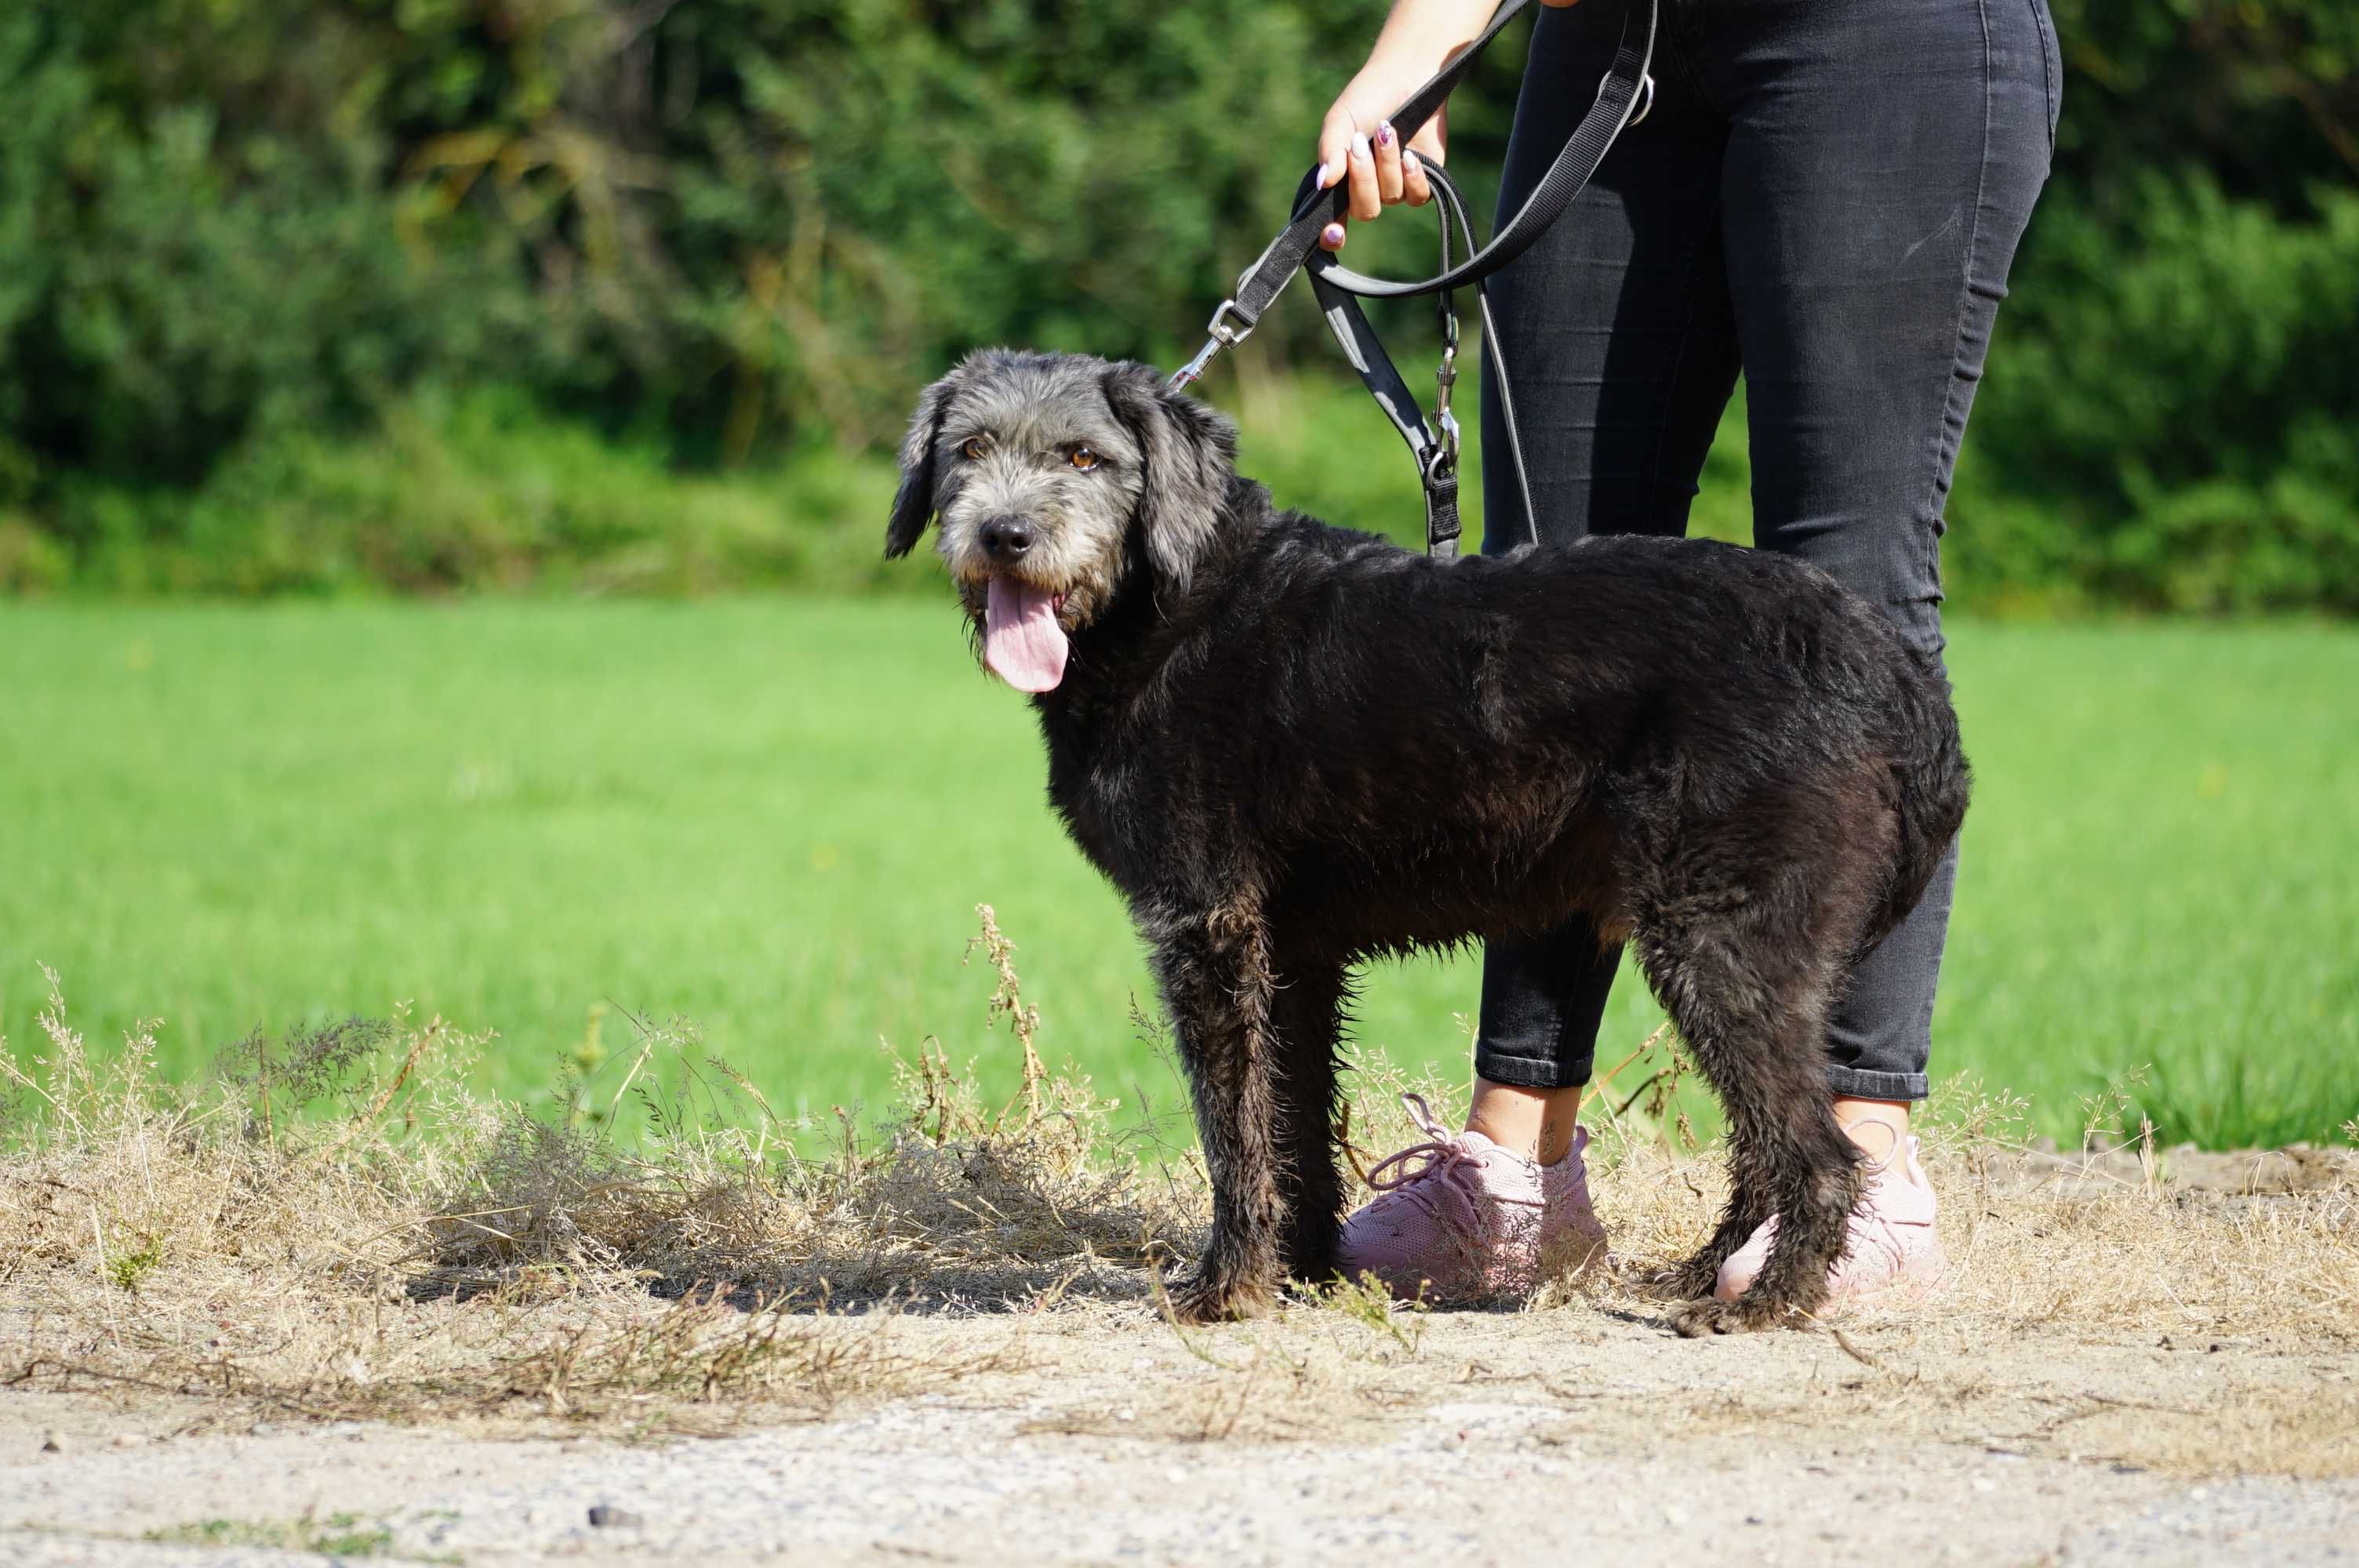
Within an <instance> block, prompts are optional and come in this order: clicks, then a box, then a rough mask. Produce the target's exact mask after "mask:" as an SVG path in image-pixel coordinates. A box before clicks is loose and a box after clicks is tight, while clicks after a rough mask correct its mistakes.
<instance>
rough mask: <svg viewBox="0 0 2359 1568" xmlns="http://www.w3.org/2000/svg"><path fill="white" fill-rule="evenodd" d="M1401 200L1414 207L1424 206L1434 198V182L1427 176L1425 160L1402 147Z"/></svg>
mask: <svg viewBox="0 0 2359 1568" xmlns="http://www.w3.org/2000/svg"><path fill="white" fill-rule="evenodd" d="M1400 163H1401V200H1404V201H1407V202H1408V204H1409V205H1410V206H1412V207H1422V206H1424V205H1425V204H1426V203H1427V202H1429V201H1430V200H1433V182H1432V181H1431V180H1430V179H1428V178H1425V160H1424V159H1423V158H1421V157H1418V156H1417V155H1416V154H1415V153H1413V152H1410V151H1409V150H1408V148H1406V147H1404V148H1402V149H1401V158H1400Z"/></svg>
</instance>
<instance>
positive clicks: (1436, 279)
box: [1170, 0, 1659, 557]
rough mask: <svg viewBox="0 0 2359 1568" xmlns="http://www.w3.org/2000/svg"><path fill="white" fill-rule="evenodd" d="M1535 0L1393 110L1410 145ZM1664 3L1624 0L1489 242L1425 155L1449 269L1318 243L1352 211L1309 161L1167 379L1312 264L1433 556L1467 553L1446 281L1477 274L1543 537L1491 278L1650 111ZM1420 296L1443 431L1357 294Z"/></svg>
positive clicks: (1453, 335)
mask: <svg viewBox="0 0 2359 1568" xmlns="http://www.w3.org/2000/svg"><path fill="white" fill-rule="evenodd" d="M1528 3H1529V0H1504V3H1503V4H1502V5H1500V6H1499V8H1498V10H1497V11H1496V12H1495V13H1494V14H1493V15H1492V17H1491V20H1490V21H1489V22H1488V23H1487V24H1486V25H1485V26H1484V28H1483V31H1482V33H1481V34H1480V35H1479V36H1478V37H1477V38H1475V39H1474V41H1473V43H1471V44H1469V45H1468V46H1467V47H1466V48H1465V49H1462V50H1460V51H1459V53H1458V54H1457V56H1456V57H1455V58H1453V59H1451V61H1450V63H1449V64H1448V65H1445V66H1444V67H1442V69H1441V70H1440V71H1438V72H1436V73H1435V74H1434V76H1433V77H1432V78H1431V79H1430V81H1427V82H1426V83H1425V85H1424V86H1422V87H1420V88H1419V89H1418V90H1417V91H1416V92H1413V93H1411V94H1410V95H1409V97H1408V102H1407V103H1403V104H1402V105H1401V106H1400V107H1399V108H1398V109H1397V110H1396V111H1394V113H1393V114H1392V117H1391V123H1392V126H1393V129H1394V131H1395V133H1396V134H1397V135H1398V136H1399V138H1400V140H1401V142H1402V143H1403V144H1404V145H1406V144H1407V143H1408V140H1409V138H1410V137H1412V136H1414V135H1417V133H1418V132H1419V130H1420V129H1422V128H1423V126H1424V124H1425V123H1426V121H1427V120H1429V119H1430V118H1432V116H1433V114H1434V112H1435V111H1436V110H1437V109H1439V108H1440V106H1441V103H1442V101H1443V100H1444V99H1446V98H1447V97H1448V96H1449V95H1450V92H1451V89H1452V88H1454V87H1456V86H1457V85H1458V83H1459V81H1461V79H1462V78H1463V77H1464V76H1465V74H1466V72H1467V70H1468V69H1469V68H1470V67H1471V66H1472V65H1473V61H1474V57H1475V56H1476V55H1478V54H1480V53H1481V52H1482V50H1483V49H1484V46H1485V45H1487V44H1489V43H1490V41H1491V40H1492V39H1493V38H1496V37H1497V36H1498V35H1499V31H1500V29H1501V28H1503V27H1506V25H1507V23H1508V22H1509V21H1511V20H1513V19H1514V17H1515V16H1517V14H1518V13H1519V12H1521V11H1522V10H1523V9H1524V7H1525V6H1526V5H1527V4H1528ZM1592 3H1595V0H1592ZM1658 4H1659V0H1629V8H1628V10H1627V12H1626V13H1625V16H1624V17H1623V21H1622V38H1621V41H1620V43H1619V44H1618V45H1617V47H1616V48H1615V49H1614V62H1613V64H1612V66H1611V67H1609V68H1608V70H1607V71H1606V73H1605V76H1604V79H1603V81H1600V82H1599V83H1598V88H1597V101H1596V102H1595V103H1593V104H1592V105H1591V106H1590V110H1589V113H1588V114H1586V115H1584V116H1582V122H1581V124H1579V125H1577V126H1576V127H1574V129H1573V132H1572V135H1571V136H1570V137H1568V138H1567V139H1566V141H1565V145H1564V146H1563V147H1562V148H1561V149H1560V151H1559V152H1558V154H1557V156H1556V159H1555V161H1554V162H1553V163H1551V164H1550V165H1549V170H1548V172H1547V174H1545V175H1543V176H1542V177H1541V178H1540V182H1539V184H1538V186H1537V187H1536V188H1534V189H1533V191H1532V194H1531V196H1530V197H1529V198H1528V199H1527V200H1526V201H1525V202H1524V204H1523V206H1521V207H1520V208H1518V209H1517V211H1516V212H1515V214H1514V215H1513V216H1512V217H1510V218H1509V219H1508V220H1507V221H1506V222H1505V223H1503V224H1501V225H1500V227H1499V232H1497V233H1495V234H1494V235H1493V236H1492V237H1491V243H1489V244H1487V245H1483V246H1480V247H1477V246H1476V245H1475V243H1474V232H1475V231H1474V226H1473V221H1472V219H1471V218H1470V216H1469V215H1468V212H1467V209H1466V203H1465V200H1464V199H1463V198H1462V196H1461V195H1460V193H1459V190H1458V188H1457V186H1456V184H1455V183H1454V182H1452V181H1451V179H1450V178H1449V177H1448V176H1446V175H1445V174H1443V173H1442V171H1441V170H1440V168H1436V167H1434V166H1433V165H1431V164H1428V165H1427V166H1426V178H1427V180H1428V182H1429V183H1430V184H1431V185H1432V187H1433V190H1434V195H1435V199H1436V200H1435V202H1434V205H1435V207H1436V208H1437V210H1438V216H1439V217H1440V222H1441V266H1440V271H1439V272H1437V273H1435V274H1434V276H1431V277H1428V278H1420V279H1417V280H1414V281H1401V280H1396V279H1388V278H1379V277H1370V276H1366V275H1365V274H1363V273H1357V272H1353V270H1352V269H1351V268H1349V267H1347V266H1345V265H1343V264H1342V263H1341V262H1339V261H1337V260H1336V259H1335V257H1334V256H1333V255H1332V254H1331V253H1329V252H1327V251H1325V250H1323V249H1321V248H1320V245H1319V243H1318V242H1319V233H1320V231H1321V230H1322V229H1324V228H1325V227H1326V226H1327V225H1328V224H1329V223H1330V222H1334V221H1336V220H1337V219H1339V218H1341V217H1342V216H1343V212H1344V208H1345V203H1346V202H1347V201H1348V200H1349V193H1348V192H1347V190H1346V189H1345V183H1346V182H1344V181H1342V180H1338V181H1337V182H1336V183H1335V185H1334V186H1333V187H1332V188H1330V189H1324V190H1321V189H1319V186H1318V183H1317V181H1318V171H1317V170H1316V169H1313V170H1311V171H1310V172H1309V173H1307V174H1305V175H1304V176H1303V177H1302V182H1301V184H1300V185H1299V186H1298V187H1297V188H1296V189H1295V199H1294V215H1293V217H1292V218H1290V219H1289V220H1288V222H1287V226H1286V227H1285V228H1284V229H1283V230H1281V231H1280V232H1278V234H1277V238H1275V239H1273V240H1272V241H1270V243H1269V245H1268V247H1267V248H1266V249H1265V250H1264V251H1263V252H1262V254H1260V255H1259V256H1258V257H1256V259H1255V261H1254V263H1253V265H1251V266H1248V267H1247V268H1245V271H1244V272H1243V273H1241V274H1239V275H1238V277H1237V282H1236V287H1235V290H1234V293H1233V295H1232V296H1231V297H1229V298H1227V299H1224V300H1223V301H1222V302H1221V305H1220V308H1218V309H1216V310H1214V311H1213V312H1212V320H1211V322H1210V323H1209V324H1208V325H1207V328H1206V330H1207V331H1208V333H1209V334H1210V335H1209V336H1208V338H1207V339H1206V341H1205V343H1204V346H1203V347H1202V348H1201V349H1200V350H1198V351H1197V352H1196V356H1195V357H1194V358H1193V359H1191V360H1190V361H1189V362H1188V363H1187V364H1185V365H1183V366H1182V367H1180V370H1179V372H1178V373H1175V374H1174V375H1173V376H1172V377H1171V383H1170V384H1171V385H1172V386H1174V387H1182V386H1185V385H1187V384H1189V383H1190V382H1191V381H1194V380H1195V379H1196V378H1197V377H1198V376H1200V375H1201V374H1202V373H1203V371H1204V367H1205V366H1206V365H1207V364H1209V363H1210V362H1212V356H1213V355H1215V354H1217V353H1218V352H1220V351H1221V350H1222V349H1223V348H1227V347H1230V346H1232V345H1234V344H1236V343H1239V342H1242V341H1245V337H1246V336H1247V335H1248V334H1249V333H1251V332H1252V331H1253V330H1254V328H1255V326H1256V324H1257V323H1259V321H1260V320H1261V318H1262V314H1263V312H1265V311H1266V310H1267V309H1268V308H1269V307H1270V306H1271V304H1273V303H1274V302H1275V301H1276V300H1277V297H1278V295H1279V294H1281V293H1283V292H1284V291H1285V288H1286V286H1287V285H1288V283H1290V282H1292V281H1293V279H1294V274H1295V272H1296V271H1297V270H1298V269H1301V270H1307V271H1309V272H1310V279H1311V288H1312V290H1313V292H1314V293H1316V294H1317V295H1318V297H1319V304H1320V308H1321V312H1322V313H1323V314H1324V315H1325V316H1326V318H1327V323H1328V326H1329V327H1330V328H1331V329H1332V330H1333V331H1334V333H1335V338H1336V341H1337V342H1339V343H1340V344H1342V345H1343V352H1344V355H1345V357H1346V358H1347V359H1348V360H1350V362H1351V363H1352V367H1353V370H1355V371H1357V372H1358V373H1359V375H1360V379H1361V380H1362V381H1363V382H1364V383H1365V384H1366V385H1367V388H1368V391H1369V394H1370V395H1372V396H1374V397H1375V400H1376V406H1378V407H1379V408H1381V409H1382V410H1383V411H1384V413H1385V416H1386V418H1387V419H1389V420H1390V421H1391V422H1392V425H1393V427H1394V429H1396V430H1397V431H1398V432H1399V433H1400V436H1401V438H1402V439H1403V440H1404V441H1405V442H1407V443H1408V449H1409V453H1410V456H1411V457H1413V458H1414V459H1415V460H1417V465H1418V479H1419V484H1420V486H1421V487H1422V488H1423V490H1424V492H1425V507H1426V548H1427V550H1428V551H1429V552H1430V553H1431V554H1433V555H1435V556H1440V557H1450V556H1454V555H1456V554H1457V553H1458V535H1459V527H1460V524H1459V511H1458V424H1457V420H1456V418H1455V417H1454V416H1451V413H1450V393H1451V386H1452V385H1453V384H1455V382H1456V381H1457V374H1458V373H1457V351H1458V319H1457V312H1456V309H1455V307H1454V306H1453V304H1452V302H1451V290H1452V289H1455V288H1456V287H1458V286H1459V285H1460V284H1462V283H1472V284H1473V285H1474V286H1475V294H1476V303H1477V307H1478V308H1479V309H1480V311H1481V313H1482V317H1483V350H1484V353H1485V354H1487V355H1488V356H1489V357H1490V361H1491V368H1492V371H1493V379H1494V382H1495V386H1496V388H1497V390H1498V393H1499V397H1500V404H1501V406H1500V413H1501V415H1502V416H1504V424H1505V427H1506V432H1507V442H1508V458H1509V460H1510V461H1511V462H1512V463H1513V464H1514V465H1515V470H1516V480H1517V490H1518V493H1519V496H1520V499H1521V500H1522V502H1523V504H1524V520H1525V526H1526V529H1527V533H1528V534H1529V535H1530V537H1531V538H1532V540H1533V541H1534V542H1535V543H1537V542H1538V538H1539V524H1538V516H1537V514H1535V513H1534V511H1533V509H1532V500H1531V484H1530V481H1529V479H1528V478H1527V476H1526V474H1525V472H1524V463H1523V452H1522V445H1521V442H1520V440H1519V439H1518V438H1517V429H1516V418H1515V407H1514V403H1513V400H1512V396H1511V395H1510V394H1509V393H1508V391H1507V376H1506V362H1505V361H1504V360H1503V359H1502V358H1501V356H1500V352H1499V346H1498V334H1497V333H1496V332H1495V331H1494V330H1492V320H1491V303H1490V298H1489V296H1488V294H1487V292H1486V291H1485V290H1484V281H1485V280H1486V279H1488V278H1489V277H1490V276H1491V275H1492V274H1493V273H1495V272H1496V271H1498V270H1499V269H1500V268H1501V267H1503V266H1505V265H1507V263H1509V262H1511V261H1513V260H1514V259H1515V258H1516V257H1517V256H1519V255H1521V254H1523V253H1524V252H1525V251H1526V250H1527V249H1529V248H1530V246H1531V244H1532V243H1533V242H1534V241H1535V240H1537V239H1538V238H1539V236H1540V235H1541V234H1542V233H1543V232H1546V231H1547V229H1548V226H1549V224H1550V223H1552V222H1555V221H1556V219H1557V218H1558V217H1559V216H1560V214H1561V213H1562V212H1563V211H1564V210H1565V208H1566V207H1567V206H1569V205H1570V204H1571V201H1572V199H1573V198H1574V197H1575V196H1578V195H1579V194H1580V193H1581V191H1582V188H1583V187H1584V186H1586V185H1587V184H1588V183H1589V180H1590V178H1591V177H1592V176H1593V175H1594V174H1595V173H1596V172H1597V166H1598V165H1599V164H1600V163H1602V162H1603V161H1604V158H1605V154H1606V151H1607V149H1609V148H1610V147H1612V146H1613V145H1614V137H1616V136H1617V135H1621V133H1622V130H1623V128H1624V127H1625V125H1631V124H1636V123H1637V122H1638V121H1640V120H1643V119H1645V118H1646V116H1647V110H1648V109H1650V108H1651V107H1653V102H1654V81H1653V80H1652V78H1650V77H1649V76H1648V75H1647V67H1648V65H1649V64H1650V63H1651V62H1652V60H1653V59H1654V51H1655V27H1656V20H1657V15H1656V13H1657V6H1658ZM1642 17H1643V19H1644V20H1643V25H1642V24H1641V18H1642ZM1453 224H1454V225H1455V226H1456V228H1457V230H1458V231H1459V232H1462V233H1463V234H1464V236H1465V250H1466V252H1467V256H1466V259H1465V260H1464V261H1463V262H1461V263H1458V264H1456V265H1452V263H1451V255H1452V246H1451V229H1452V225H1453ZM1420 294H1431V295H1436V296H1439V297H1440V316H1441V323H1442V334H1443V350H1442V360H1441V369H1440V375H1439V377H1438V378H1437V382H1438V385H1437V395H1436V397H1435V416H1436V420H1437V421H1438V422H1439V423H1440V431H1439V432H1437V431H1436V429H1435V428H1434V426H1433V424H1431V423H1429V422H1428V420H1427V419H1426V416H1425V415H1424V412H1423V411H1422V409H1421V408H1420V407H1419V404H1418V401H1417V399H1416V397H1415V396H1414V395H1411V393H1410V392H1409V390H1408V384H1407V383H1406V382H1404V381H1403V380H1402V379H1401V376H1400V373H1399V371H1398V370H1397V369H1396V368H1395V367H1394V365H1393V362H1392V360H1391V357H1390V356H1389V355H1387V354H1386V352H1385V349H1384V344H1383V343H1382V342H1381V341H1379V340H1378V339H1377V337H1376V334H1375V329H1373V328H1372V327H1370V326H1369V325H1368V321H1367V318H1366V316H1365V315H1364V314H1363V312H1362V311H1361V309H1360V306H1359V300H1360V299H1361V298H1375V299H1397V298H1404V297H1414V296H1417V295H1420Z"/></svg>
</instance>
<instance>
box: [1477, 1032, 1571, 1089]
mask: <svg viewBox="0 0 2359 1568" xmlns="http://www.w3.org/2000/svg"><path fill="white" fill-rule="evenodd" d="M1589 1068H1590V1064H1589V1062H1588V1061H1587V1060H1586V1059H1583V1060H1582V1061H1580V1062H1563V1061H1560V1060H1558V1059H1557V1058H1556V1056H1555V1055H1554V1054H1552V1053H1551V1054H1547V1055H1539V1056H1535V1055H1530V1054H1516V1053H1513V1052H1509V1051H1504V1050H1502V1049H1500V1048H1499V1047H1498V1046H1496V1045H1494V1044H1491V1042H1490V1041H1489V1040H1488V1039H1487V1038H1485V1037H1484V1036H1482V1035H1479V1034H1478V1035H1476V1036H1475V1038H1474V1076H1476V1077H1478V1078H1484V1079H1487V1080H1489V1081H1490V1082H1492V1083H1495V1084H1509V1085H1513V1086H1514V1087H1517V1088H1519V1089H1571V1088H1579V1087H1581V1086H1582V1085H1583V1084H1585V1083H1587V1082H1589Z"/></svg>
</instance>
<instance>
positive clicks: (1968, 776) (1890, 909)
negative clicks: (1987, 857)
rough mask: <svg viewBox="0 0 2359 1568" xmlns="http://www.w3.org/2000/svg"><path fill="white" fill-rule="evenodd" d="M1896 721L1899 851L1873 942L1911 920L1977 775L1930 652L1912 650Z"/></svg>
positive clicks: (1953, 833)
mask: <svg viewBox="0 0 2359 1568" xmlns="http://www.w3.org/2000/svg"><path fill="white" fill-rule="evenodd" d="M1909 666H1910V667H1909V669H1908V673H1907V674H1906V675H1905V676H1903V677H1902V678H1901V680H1900V681H1899V683H1898V685H1899V691H1898V693H1897V697H1898V700H1897V703H1896V705H1895V711H1894V712H1893V715H1892V719H1893V730H1892V734H1893V749H1892V772H1893V780H1894V783H1895V784H1897V786H1898V789H1897V795H1898V805H1899V815H1900V845H1899V853H1898V855H1897V857H1896V858H1895V860H1894V863H1893V872H1892V881H1891V884H1890V886H1889V887H1888V888H1887V890H1886V894H1885V901H1884V907H1883V909H1882V910H1881V911H1880V912H1879V913H1878V914H1877V916H1876V919H1875V929H1874V930H1873V931H1872V932H1871V933H1870V934H1869V936H1868V942H1867V946H1873V945H1874V944H1875V943H1877V942H1880V941H1882V940H1883V939H1884V938H1885V936H1886V935H1887V934H1888V933H1889V932H1890V931H1891V930H1892V928H1893V927H1894V926H1896V925H1899V924H1900V923H1901V922H1902V921H1903V920H1905V919H1907V918H1908V912H1909V911H1910V910H1913V909H1915V908H1916V907H1917V901H1918V900H1919V899H1920V898H1922V897H1924V896H1925V888H1926V886H1927V884H1928V883H1930V882H1931V881H1932V880H1933V873H1934V872H1935V871H1937V870H1939V869H1940V864H1941V857H1942V856H1944V855H1946V854H1948V853H1949V850H1950V845H1951V842H1952V841H1953V840H1955V839H1956V838H1957V836H1958V829H1959V827H1962V825H1963V824H1964V822H1965V819H1966V798H1967V796H1968V795H1969V794H1970V793H1971V790H1972V773H1971V772H1970V770H1969V769H1968V768H1967V765H1966V753H1965V748H1964V746H1963V745H1962V743H1961V741H1960V740H1959V737H1958V713H1957V709H1956V708H1954V707H1952V706H1951V702H1950V683H1949V682H1948V680H1947V679H1945V678H1944V677H1943V676H1942V674H1941V669H1940V665H1939V664H1938V663H1937V662H1936V661H1935V660H1934V658H1933V656H1932V655H1931V654H1920V653H1919V652H1917V651H1916V650H1915V649H1911V650H1909Z"/></svg>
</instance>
